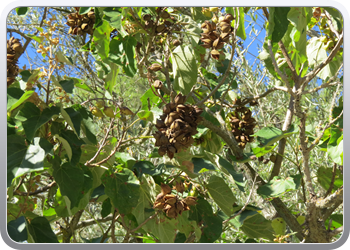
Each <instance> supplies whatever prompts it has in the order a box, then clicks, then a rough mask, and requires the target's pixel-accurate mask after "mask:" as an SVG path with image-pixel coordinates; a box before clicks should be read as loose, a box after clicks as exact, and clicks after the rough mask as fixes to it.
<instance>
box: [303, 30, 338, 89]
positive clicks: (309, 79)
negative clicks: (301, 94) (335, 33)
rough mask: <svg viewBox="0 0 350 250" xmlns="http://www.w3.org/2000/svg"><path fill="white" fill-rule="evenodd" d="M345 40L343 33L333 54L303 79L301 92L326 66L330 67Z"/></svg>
mask: <svg viewBox="0 0 350 250" xmlns="http://www.w3.org/2000/svg"><path fill="white" fill-rule="evenodd" d="M343 38H344V32H342V33H341V35H340V37H339V40H338V42H337V44H336V45H335V47H334V48H333V50H332V51H331V53H329V55H328V57H327V58H326V59H325V60H324V61H323V62H322V63H320V64H319V65H318V66H317V67H316V68H314V69H313V70H312V71H311V72H310V73H308V74H307V75H306V76H304V77H303V78H302V80H301V81H302V87H301V89H300V91H302V90H303V89H304V88H305V86H306V84H308V83H309V82H310V81H311V80H312V79H313V78H314V77H315V76H316V75H317V74H318V73H319V72H320V71H321V70H322V69H323V68H324V67H325V66H326V65H328V64H329V63H330V62H331V61H332V59H333V58H334V57H335V56H336V54H337V52H338V50H339V49H340V46H341V45H342V44H343Z"/></svg>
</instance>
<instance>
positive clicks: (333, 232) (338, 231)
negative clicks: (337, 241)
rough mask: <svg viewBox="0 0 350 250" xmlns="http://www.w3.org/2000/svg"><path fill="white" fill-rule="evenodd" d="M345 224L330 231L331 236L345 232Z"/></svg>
mask: <svg viewBox="0 0 350 250" xmlns="http://www.w3.org/2000/svg"><path fill="white" fill-rule="evenodd" d="M343 227H344V226H341V227H338V228H336V229H334V230H333V231H330V232H329V236H330V237H334V236H336V235H337V234H340V233H342V232H343V229H344V228H343Z"/></svg>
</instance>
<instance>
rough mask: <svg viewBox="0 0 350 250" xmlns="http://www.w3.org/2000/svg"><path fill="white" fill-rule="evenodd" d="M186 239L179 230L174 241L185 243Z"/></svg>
mask: <svg viewBox="0 0 350 250" xmlns="http://www.w3.org/2000/svg"><path fill="white" fill-rule="evenodd" d="M186 239H187V238H186V235H185V234H183V233H180V232H179V233H177V234H176V236H175V240H174V243H185V241H186Z"/></svg>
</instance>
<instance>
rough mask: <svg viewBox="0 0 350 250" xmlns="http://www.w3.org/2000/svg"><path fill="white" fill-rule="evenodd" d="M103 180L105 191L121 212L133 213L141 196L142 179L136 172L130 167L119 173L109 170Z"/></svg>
mask: <svg viewBox="0 0 350 250" xmlns="http://www.w3.org/2000/svg"><path fill="white" fill-rule="evenodd" d="M101 180H102V183H103V185H104V186H105V193H106V194H107V195H108V197H109V198H110V199H111V202H112V204H113V206H114V207H115V208H117V209H118V211H119V213H120V214H122V216H123V215H125V214H128V213H131V212H132V209H134V208H135V207H136V206H137V203H138V199H139V197H140V181H139V180H138V179H137V177H136V176H135V175H134V173H133V172H132V171H131V170H129V169H122V170H121V172H117V173H114V171H113V170H107V171H106V172H105V173H104V174H103V175H102V177H101Z"/></svg>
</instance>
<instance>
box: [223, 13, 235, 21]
mask: <svg viewBox="0 0 350 250" xmlns="http://www.w3.org/2000/svg"><path fill="white" fill-rule="evenodd" d="M234 19H235V18H234V17H233V15H232V14H226V15H225V20H226V21H229V22H231V21H232V20H234Z"/></svg>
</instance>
